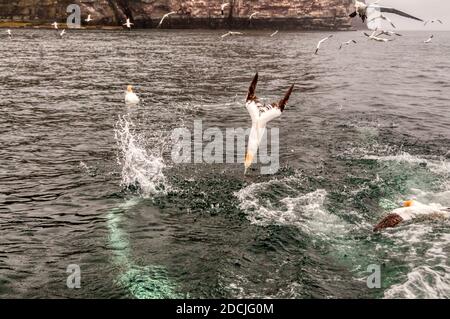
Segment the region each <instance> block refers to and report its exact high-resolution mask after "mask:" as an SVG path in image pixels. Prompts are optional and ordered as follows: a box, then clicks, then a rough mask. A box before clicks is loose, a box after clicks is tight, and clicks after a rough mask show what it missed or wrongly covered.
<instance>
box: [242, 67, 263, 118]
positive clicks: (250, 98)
mask: <svg viewBox="0 0 450 319" xmlns="http://www.w3.org/2000/svg"><path fill="white" fill-rule="evenodd" d="M257 84H258V72H256V74H255V76H254V77H253V80H252V83H251V84H250V87H249V88H248V93H247V99H246V103H245V106H246V108H247V111H248V114H250V117H251V118H252V123H256V122H257V121H258V119H259V106H260V103H259V102H258V97H257V96H256V85H257Z"/></svg>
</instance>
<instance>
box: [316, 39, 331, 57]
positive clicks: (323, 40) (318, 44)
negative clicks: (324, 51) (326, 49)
mask: <svg viewBox="0 0 450 319" xmlns="http://www.w3.org/2000/svg"><path fill="white" fill-rule="evenodd" d="M332 37H333V35H329V36H327V37H326V38H323V39H322V40H320V41H319V42H318V43H317V48H316V52H314V54H318V52H319V49H320V46H321V45H322V43H324V42H325V41H327V40H328V39H330V38H332Z"/></svg>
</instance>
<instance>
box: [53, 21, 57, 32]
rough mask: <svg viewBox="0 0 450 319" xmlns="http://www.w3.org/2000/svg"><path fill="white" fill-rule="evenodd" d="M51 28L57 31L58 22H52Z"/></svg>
mask: <svg viewBox="0 0 450 319" xmlns="http://www.w3.org/2000/svg"><path fill="white" fill-rule="evenodd" d="M52 26H53V28H55V29H56V30H58V22H56V21H55V22H53V23H52Z"/></svg>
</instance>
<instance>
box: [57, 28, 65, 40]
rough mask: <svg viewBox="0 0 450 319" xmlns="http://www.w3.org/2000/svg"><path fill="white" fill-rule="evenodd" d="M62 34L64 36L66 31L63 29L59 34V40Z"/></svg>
mask: <svg viewBox="0 0 450 319" xmlns="http://www.w3.org/2000/svg"><path fill="white" fill-rule="evenodd" d="M64 34H66V29H63V30H62V31H61V33H60V34H59V36H60V38H61V39H62V37H63V36H64Z"/></svg>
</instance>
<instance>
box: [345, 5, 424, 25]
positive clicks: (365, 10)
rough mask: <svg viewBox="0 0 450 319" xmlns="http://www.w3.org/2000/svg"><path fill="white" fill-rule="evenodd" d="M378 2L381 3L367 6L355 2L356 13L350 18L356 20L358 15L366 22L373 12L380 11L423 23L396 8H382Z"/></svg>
mask: <svg viewBox="0 0 450 319" xmlns="http://www.w3.org/2000/svg"><path fill="white" fill-rule="evenodd" d="M378 2H379V1H376V2H374V3H371V4H365V3H364V2H361V1H358V0H355V1H354V6H355V11H354V12H352V13H351V14H350V17H351V18H354V17H356V16H357V15H359V17H360V18H361V20H362V21H363V22H365V21H366V19H367V17H368V16H369V14H370V13H371V12H374V11H378V12H386V13H392V14H396V15H399V16H402V17H405V18H409V19H413V20H417V21H422V22H423V20H422V19H419V18H416V17H414V16H412V15H409V14H407V13H405V12H403V11H400V10H397V9H394V8H387V7H381V6H379V5H378Z"/></svg>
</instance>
